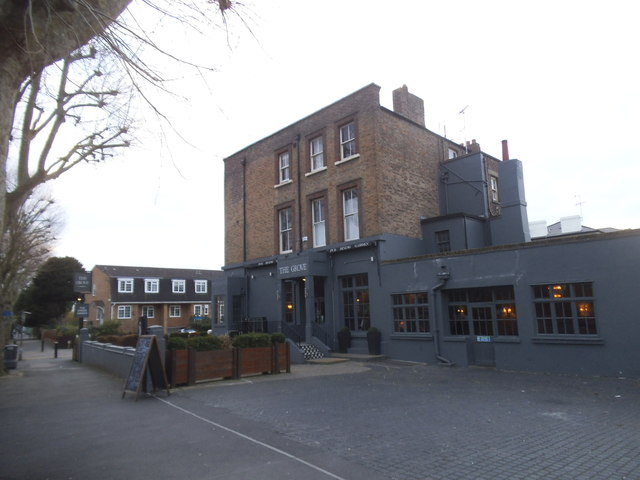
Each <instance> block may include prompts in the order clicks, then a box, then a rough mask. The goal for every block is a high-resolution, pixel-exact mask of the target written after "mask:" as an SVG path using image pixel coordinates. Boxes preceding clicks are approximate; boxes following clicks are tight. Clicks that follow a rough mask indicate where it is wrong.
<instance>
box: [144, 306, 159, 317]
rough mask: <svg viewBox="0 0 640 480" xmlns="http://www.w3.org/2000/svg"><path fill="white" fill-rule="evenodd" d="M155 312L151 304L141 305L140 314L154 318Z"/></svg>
mask: <svg viewBox="0 0 640 480" xmlns="http://www.w3.org/2000/svg"><path fill="white" fill-rule="evenodd" d="M155 314H156V311H155V309H154V308H153V306H144V307H142V315H143V316H145V317H147V318H154V317H155Z"/></svg>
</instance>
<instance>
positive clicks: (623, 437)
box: [0, 340, 640, 480]
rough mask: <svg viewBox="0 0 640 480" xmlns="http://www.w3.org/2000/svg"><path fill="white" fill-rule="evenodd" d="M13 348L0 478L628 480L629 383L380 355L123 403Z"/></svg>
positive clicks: (5, 383)
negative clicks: (15, 354)
mask: <svg viewBox="0 0 640 480" xmlns="http://www.w3.org/2000/svg"><path fill="white" fill-rule="evenodd" d="M40 348H41V344H40V342H39V341H37V340H27V341H24V344H23V352H22V360H21V361H19V362H18V368H17V369H16V370H12V371H11V373H10V374H9V375H7V376H4V377H0V425H1V427H0V440H1V441H2V444H1V445H2V448H1V449H0V479H2V480H9V479H27V480H30V479H34V480H35V479H51V480H57V479H60V480H62V479H116V478H118V479H122V478H130V479H175V478H188V479H224V480H227V479H233V480H236V479H237V480H240V479H242V480H248V479H251V480H253V479H265V480H271V479H286V478H292V479H293V478H295V479H305V480H307V479H308V480H316V479H317V480H326V479H336V480H340V479H343V480H347V479H348V480H380V479H397V480H405V479H421V480H445V479H446V480H451V479H473V480H482V479H486V480H501V479H505V480H506V479H509V480H512V479H524V480H538V479H545V480H547V479H587V480H588V479H594V480H595V479H598V480H600V479H640V415H639V414H640V381H639V380H637V379H627V378H587V377H574V376H559V375H543V374H529V373H519V372H504V371H496V370H494V369H485V368H460V367H439V366H433V365H425V364H416V363H407V362H398V361H393V360H388V359H378V361H375V362H368V361H365V360H366V359H355V358H350V359H349V361H342V362H336V361H332V362H323V363H316V364H305V365H293V366H292V371H291V373H290V374H279V375H263V376H256V377H249V378H243V379H241V380H234V381H231V380H228V381H219V382H211V383H202V384H198V385H195V386H192V387H184V388H177V389H173V390H171V394H170V395H167V393H166V392H157V393H156V394H153V395H142V396H141V397H140V398H138V400H135V398H134V397H135V395H133V394H131V393H127V394H126V395H125V396H124V398H123V397H122V393H123V386H124V381H123V379H120V378H116V377H114V376H111V375H110V374H107V373H105V372H103V371H100V370H97V369H94V368H92V367H87V366H84V365H82V364H79V363H77V362H74V361H72V360H71V352H70V351H69V350H59V351H58V358H53V349H52V348H51V347H48V346H47V347H45V351H44V352H41V351H40Z"/></svg>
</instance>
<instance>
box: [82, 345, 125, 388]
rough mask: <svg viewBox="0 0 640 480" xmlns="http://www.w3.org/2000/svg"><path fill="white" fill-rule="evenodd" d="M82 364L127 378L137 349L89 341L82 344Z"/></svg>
mask: <svg viewBox="0 0 640 480" xmlns="http://www.w3.org/2000/svg"><path fill="white" fill-rule="evenodd" d="M80 345H81V349H82V352H81V355H82V356H81V358H82V363H86V364H87V365H91V366H94V367H98V368H100V369H101V370H106V371H107V372H109V373H111V374H113V375H115V376H117V377H120V378H122V379H125V378H127V376H128V375H129V370H130V369H131V361H132V360H133V355H134V354H135V353H136V349H135V348H131V347H118V346H117V345H112V344H110V343H100V342H94V341H92V340H87V341H84V342H82V343H81V344H80Z"/></svg>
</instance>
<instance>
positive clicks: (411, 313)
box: [213, 84, 640, 375]
mask: <svg viewBox="0 0 640 480" xmlns="http://www.w3.org/2000/svg"><path fill="white" fill-rule="evenodd" d="M225 221H226V225H225V229H226V231H225V262H226V265H225V267H224V271H225V275H224V277H223V278H222V279H220V280H219V281H216V282H214V286H213V295H214V304H215V306H214V308H213V314H214V319H213V323H214V330H215V331H216V333H226V332H228V331H229V330H239V329H245V328H253V327H255V326H259V328H260V329H263V330H264V329H267V330H269V331H282V332H284V333H285V334H286V335H287V337H288V338H289V339H290V340H292V341H293V342H294V343H295V344H299V345H303V346H304V344H305V343H307V344H312V345H314V346H315V347H316V348H318V349H319V350H321V351H324V352H328V351H330V350H334V349H335V348H336V347H337V333H338V331H339V330H340V329H343V328H344V327H346V328H347V329H348V330H349V331H350V332H351V346H350V350H349V351H350V352H352V353H366V351H367V338H366V336H367V335H366V333H367V330H368V329H369V328H370V327H372V326H373V327H376V328H377V329H379V330H380V331H381V333H382V341H381V348H382V352H383V353H384V354H386V355H389V356H391V357H393V358H398V359H405V360H412V361H425V362H437V363H443V364H448V365H450V364H454V363H455V364H458V365H486V366H496V367H499V368H512V369H520V370H535V371H557V372H563V373H576V372H579V373H590V374H604V375H610V374H619V372H624V373H625V374H629V375H640V368H639V367H638V365H637V363H633V362H629V360H628V353H629V352H630V351H633V349H634V348H635V346H634V345H633V342H632V341H631V340H630V339H632V338H634V337H637V336H638V335H640V327H639V326H638V325H637V322H636V323H633V322H632V321H630V320H628V319H631V318H633V317H634V307H633V305H632V303H631V302H630V301H629V296H628V295H626V294H625V291H626V290H628V286H629V284H630V282H633V278H635V275H636V272H637V270H638V269H639V268H640V256H639V255H638V254H637V252H638V251H640V232H639V231H637V230H633V231H624V232H611V233H604V232H601V231H598V232H597V233H593V234H591V233H589V232H587V233H585V234H583V235H580V236H572V235H569V236H563V237H559V238H549V239H541V240H536V241H535V242H531V238H530V233H529V224H528V219H527V210H526V201H525V195H524V175H523V168H522V163H521V162H520V161H519V160H515V159H511V158H510V157H509V154H508V147H507V145H506V142H503V145H502V158H501V159H498V158H496V157H494V156H491V155H488V154H487V153H485V152H483V151H481V149H480V146H479V145H478V144H477V143H476V142H475V140H474V141H472V142H469V143H467V144H466V145H462V144H457V143H455V142H453V141H451V140H449V139H447V138H444V137H442V136H440V135H438V134H436V133H434V132H431V131H429V130H428V129H426V128H425V122H424V107H423V102H422V100H421V99H419V98H418V97H416V96H414V95H412V94H411V93H409V91H408V89H407V88H406V87H402V88H399V89H397V90H395V91H394V92H393V111H391V110H389V109H387V108H384V107H382V106H381V105H380V103H379V87H378V86H376V85H373V84H372V85H368V86H366V87H364V88H362V89H361V90H358V91H356V92H354V93H353V94H351V95H349V96H347V97H345V98H343V99H341V100H339V101H337V102H335V103H333V104H331V105H329V106H327V107H325V108H323V109H321V110H319V111H318V112H316V113H314V114H312V115H309V116H308V117H305V118H303V119H301V120H299V121H297V122H295V123H293V124H292V125H289V126H288V127H286V128H283V129H282V130H279V131H277V132H276V133H274V134H273V135H270V136H268V137H266V138H264V139H262V140H260V141H258V142H256V143H254V144H252V145H250V146H248V147H246V148H245V149H243V150H241V151H239V152H237V153H235V154H233V155H231V156H230V157H228V158H227V159H225ZM634 252H635V253H634ZM585 259H589V261H588V262H586V261H585ZM294 346H295V345H294ZM301 350H304V348H303V349H301Z"/></svg>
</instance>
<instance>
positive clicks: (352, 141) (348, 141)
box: [338, 120, 358, 161]
mask: <svg viewBox="0 0 640 480" xmlns="http://www.w3.org/2000/svg"><path fill="white" fill-rule="evenodd" d="M349 127H351V128H349ZM345 129H347V132H350V133H351V134H352V136H351V137H348V138H345V137H344V135H343V132H344V130H345ZM357 138H358V131H357V125H356V122H355V120H349V121H347V122H343V123H341V124H340V125H339V127H338V140H339V142H340V145H339V148H340V156H339V158H340V161H346V160H349V159H351V158H354V157H356V156H357V155H358V141H357ZM347 145H352V148H351V147H349V152H347V153H349V154H348V155H345V148H346V146H347Z"/></svg>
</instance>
